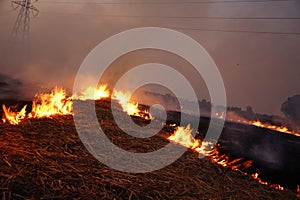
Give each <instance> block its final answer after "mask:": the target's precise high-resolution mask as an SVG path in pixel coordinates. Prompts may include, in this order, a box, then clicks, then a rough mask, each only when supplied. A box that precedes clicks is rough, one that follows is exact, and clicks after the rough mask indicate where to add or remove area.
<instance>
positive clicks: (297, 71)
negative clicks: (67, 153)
mask: <svg viewBox="0 0 300 200" xmlns="http://www.w3.org/2000/svg"><path fill="white" fill-rule="evenodd" d="M216 1H217V0H211V1H209V0H207V1H201V0H197V1H193V2H194V3H192V2H190V1H184V0H176V1H171V0H162V1H158V0H149V1H146V0H144V1H143V0H134V1H133V0H132V1H131V0H130V1H129V0H126V1H125V0H124V1H117V0H116V1H100V0H93V1H83V0H81V1H79V0H77V1H75V0H68V1H66V0H62V1H55V0H47V1H46V0H45V1H42V0H41V1H39V2H37V3H35V4H34V5H35V6H36V7H37V8H38V9H39V10H40V13H39V15H38V16H37V17H35V18H31V21H30V26H31V30H30V41H29V45H27V44H26V42H25V43H24V44H23V43H21V40H18V39H15V38H12V37H11V32H12V29H13V26H14V23H15V21H16V19H17V15H18V12H19V11H18V10H13V9H12V8H11V5H10V1H4V0H0V46H1V48H0V69H1V71H0V73H1V74H5V76H0V77H11V78H14V79H18V80H21V81H22V82H24V83H28V84H29V85H30V88H31V89H30V92H31V93H35V92H37V91H38V90H39V89H41V88H51V87H54V86H56V85H58V86H62V87H65V88H67V89H68V90H70V91H71V90H72V86H73V81H74V77H75V75H76V72H77V70H78V68H79V67H80V64H81V62H82V61H83V59H84V58H85V57H86V56H87V54H88V53H89V52H90V51H91V50H92V49H93V48H94V47H95V46H96V45H98V44H99V43H100V42H101V41H103V40H105V39H106V38H108V37H110V36H112V35H114V34H117V33H119V32H121V31H124V30H127V29H131V28H137V27H145V26H157V27H166V28H171V29H175V30H178V31H180V32H183V33H185V34H187V35H189V36H190V37H192V38H194V39H195V40H197V41H198V42H199V43H200V44H201V45H202V46H203V47H204V48H205V49H206V50H207V52H208V53H209V54H210V56H211V57H212V58H213V60H214V61H215V63H216V64H217V66H218V68H219V70H220V72H221V74H222V76H223V80H224V83H225V87H226V92H227V100H228V105H230V106H240V107H242V108H245V107H246V106H248V105H250V106H252V107H253V109H254V111H255V112H260V113H268V114H280V107H281V104H282V103H283V102H284V101H285V100H286V99H287V98H288V97H289V96H293V95H296V94H300V87H299V86H300V78H299V77H300V1H297V0H294V1H293V0H282V1H263V2H249V1H248V2H247V1H246V2H241V1H239V0H236V2H217V3H216ZM218 1H222V0H218ZM105 2H106V3H105ZM107 2H110V3H107ZM112 2H113V3H112ZM180 2H181V3H180ZM188 2H190V3H188ZM195 2H198V3H195ZM199 2H206V3H199ZM209 2H213V3H209ZM147 16H148V17H147ZM191 16H192V17H199V18H190V17H191ZM201 17H208V18H201ZM211 17H212V18H211ZM214 17H217V18H214ZM218 17H224V18H223V19H220V18H218ZM229 18H230V19H229ZM232 18H238V19H232ZM247 18H248V19H247ZM249 18H259V19H249ZM262 18H265V19H262ZM274 18H277V19H274ZM278 18H279V19H278ZM262 32H264V33H262ZM279 33H280V34H279ZM282 33H289V34H282ZM160 53H161V54H160ZM173 57H174V56H172V55H167V54H166V53H162V52H159V51H144V52H135V53H132V54H131V55H127V57H126V56H124V57H122V58H120V60H118V61H116V62H115V63H114V65H116V66H118V67H120V66H121V68H122V69H121V70H117V72H118V73H121V71H122V70H123V69H128V68H129V67H130V66H134V65H136V64H142V63H144V62H150V61H152V60H153V59H154V61H156V62H160V61H161V62H164V63H167V64H169V65H170V66H173V67H175V68H178V69H182V71H185V73H186V74H187V75H192V74H193V72H192V71H191V70H189V68H188V67H187V66H186V64H185V63H184V61H180V60H178V58H176V59H174V58H173ZM152 62H153V61H152ZM181 64H182V65H181ZM185 69H186V70H185ZM108 74H110V76H108V78H107V80H110V79H114V76H116V77H117V75H116V74H115V73H113V72H112V73H108ZM2 81H5V80H2ZM32 84H35V85H36V88H34V87H32ZM193 85H194V86H195V87H196V90H197V91H201V92H200V96H201V97H200V98H204V99H209V95H208V93H207V91H206V87H205V84H203V81H202V80H201V78H199V79H198V78H196V77H195V79H194V80H193ZM16 87H17V86H16ZM11 89H12V90H14V89H15V88H14V87H12V88H11ZM1 91H2V90H1ZM1 98H3V95H1Z"/></svg>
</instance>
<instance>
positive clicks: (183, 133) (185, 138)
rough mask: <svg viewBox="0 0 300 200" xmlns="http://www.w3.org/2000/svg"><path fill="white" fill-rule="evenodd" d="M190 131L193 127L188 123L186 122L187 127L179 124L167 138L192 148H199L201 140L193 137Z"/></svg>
mask: <svg viewBox="0 0 300 200" xmlns="http://www.w3.org/2000/svg"><path fill="white" fill-rule="evenodd" d="M192 131H193V129H191V126H190V124H188V125H187V127H182V126H179V127H177V128H176V129H175V132H174V134H173V135H171V136H169V137H168V140H170V141H172V142H174V143H177V144H180V145H182V146H184V147H187V148H190V149H192V150H196V149H197V148H199V146H200V144H201V141H199V140H197V139H195V138H194V137H193V135H192Z"/></svg>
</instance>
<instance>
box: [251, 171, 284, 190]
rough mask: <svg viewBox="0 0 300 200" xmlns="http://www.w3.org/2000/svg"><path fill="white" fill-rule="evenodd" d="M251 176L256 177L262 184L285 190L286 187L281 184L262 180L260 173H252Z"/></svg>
mask: <svg viewBox="0 0 300 200" xmlns="http://www.w3.org/2000/svg"><path fill="white" fill-rule="evenodd" d="M251 176H252V178H254V179H255V180H257V181H258V182H259V183H260V184H262V185H267V186H269V187H271V188H275V189H277V190H284V188H283V187H282V186H281V185H278V184H271V183H268V182H265V181H262V180H261V178H259V174H258V173H255V174H252V175H251Z"/></svg>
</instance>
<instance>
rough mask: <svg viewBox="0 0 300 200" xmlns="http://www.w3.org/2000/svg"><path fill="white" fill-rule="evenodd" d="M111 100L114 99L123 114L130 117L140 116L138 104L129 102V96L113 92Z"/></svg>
mask: <svg viewBox="0 0 300 200" xmlns="http://www.w3.org/2000/svg"><path fill="white" fill-rule="evenodd" d="M112 98H113V99H116V100H117V101H118V102H119V104H120V105H121V107H122V109H123V111H124V112H126V113H127V114H128V115H131V116H140V114H139V113H140V112H141V111H140V109H139V108H138V106H139V104H138V103H132V102H131V101H130V94H129V93H123V92H121V91H114V92H113V96H112Z"/></svg>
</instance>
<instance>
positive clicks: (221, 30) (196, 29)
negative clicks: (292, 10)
mask: <svg viewBox="0 0 300 200" xmlns="http://www.w3.org/2000/svg"><path fill="white" fill-rule="evenodd" d="M46 14H47V13H46ZM52 14H53V13H51V16H54V15H52ZM56 14H66V13H56ZM87 16H90V15H87ZM130 25H132V26H135V25H134V24H130ZM165 28H170V29H177V30H187V31H205V32H223V33H250V34H271V35H294V36H298V35H300V32H275V31H252V30H229V29H217V28H216V29H215V28H213V29H209V28H188V27H170V26H167V27H165Z"/></svg>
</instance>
